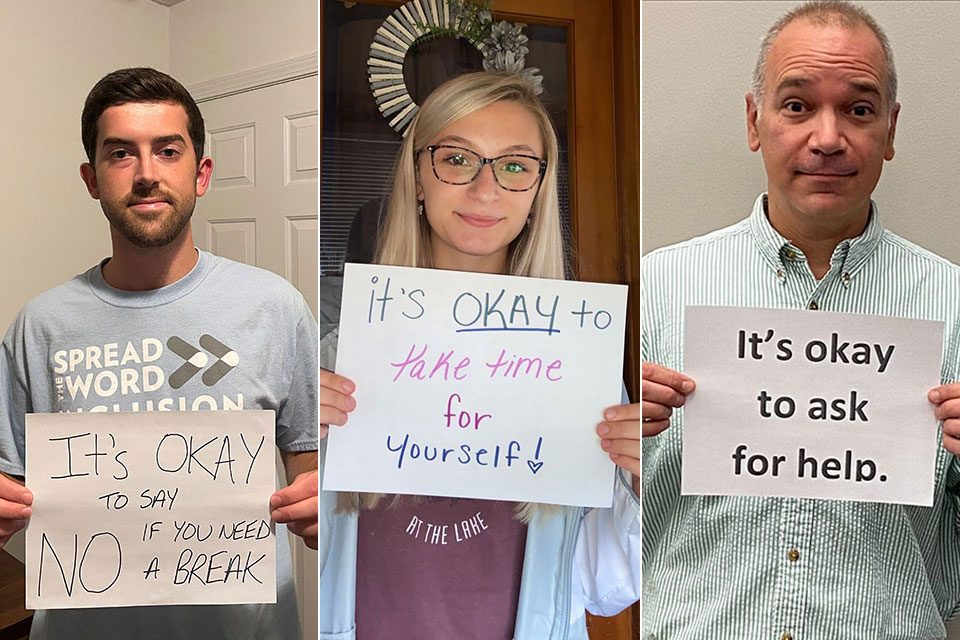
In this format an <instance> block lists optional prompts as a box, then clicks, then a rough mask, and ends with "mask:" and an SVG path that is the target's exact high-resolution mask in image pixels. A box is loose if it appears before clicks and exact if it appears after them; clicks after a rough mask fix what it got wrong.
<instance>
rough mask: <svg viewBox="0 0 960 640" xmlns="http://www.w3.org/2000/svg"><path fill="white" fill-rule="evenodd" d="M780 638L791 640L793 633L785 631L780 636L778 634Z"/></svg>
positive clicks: (781, 639)
mask: <svg viewBox="0 0 960 640" xmlns="http://www.w3.org/2000/svg"><path fill="white" fill-rule="evenodd" d="M780 640H793V634H792V633H789V632H787V633H785V634H783V635H782V636H780Z"/></svg>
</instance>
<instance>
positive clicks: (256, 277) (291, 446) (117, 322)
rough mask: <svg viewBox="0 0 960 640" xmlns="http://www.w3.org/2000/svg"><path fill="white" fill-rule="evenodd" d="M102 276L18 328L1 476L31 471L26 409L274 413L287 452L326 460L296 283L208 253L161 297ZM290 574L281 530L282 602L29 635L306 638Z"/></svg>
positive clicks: (39, 304) (5, 403)
mask: <svg viewBox="0 0 960 640" xmlns="http://www.w3.org/2000/svg"><path fill="white" fill-rule="evenodd" d="M101 266H102V265H97V266H95V267H93V268H92V269H90V270H89V271H87V272H86V273H83V274H81V275H78V276H76V277H75V278H73V279H72V280H70V281H69V282H67V283H65V284H63V285H61V286H59V287H56V288H55V289H51V290H50V291H47V292H45V293H43V294H41V295H39V296H37V297H36V298H34V299H33V300H31V301H30V302H29V303H27V305H26V306H25V307H24V308H23V310H22V311H21V312H20V314H19V315H18V316H17V318H16V320H14V322H13V324H12V325H11V327H10V329H9V330H8V331H7V334H6V337H5V338H4V340H3V354H2V357H0V470H2V471H5V472H6V473H9V474H12V475H18V476H22V475H24V466H23V461H24V414H26V413H52V412H64V411H81V410H82V411H151V410H159V411H163V410H172V411H183V410H187V411H191V410H193V411H197V410H207V409H273V410H275V411H276V414H277V428H276V440H277V446H278V447H279V448H280V449H283V450H286V451H313V450H316V448H317V359H316V358H317V325H316V322H315V321H314V319H313V316H312V314H311V313H310V309H309V308H308V307H307V305H306V303H305V301H304V300H303V297H302V296H301V295H300V293H299V292H297V290H296V289H294V288H293V287H292V286H291V285H290V284H289V283H288V282H286V281H285V280H283V279H282V278H280V277H279V276H277V275H275V274H273V273H270V272H268V271H264V270H262V269H257V268H255V267H250V266H247V265H244V264H240V263H237V262H233V261H231V260H227V259H224V258H220V257H217V256H214V255H211V254H209V253H206V252H202V251H201V252H200V257H199V260H198V262H197V264H196V266H195V267H194V268H193V269H192V270H191V271H190V273H188V274H187V275H186V276H184V277H183V278H181V279H180V280H178V281H177V282H175V283H173V284H171V285H168V286H166V287H163V288H160V289H154V290H151V291H136V292H132V291H121V290H119V289H115V288H113V287H111V286H110V285H108V284H107V283H106V282H105V281H104V279H103V274H102V271H101ZM230 351H232V352H234V354H235V355H224V354H229V352H230ZM197 353H202V354H204V357H195V356H196V354H197ZM220 355H224V357H223V358H222V359H221V358H220V357H219V356H220ZM191 358H193V360H192V363H191ZM204 361H205V362H204ZM198 364H202V365H203V366H197V365H198ZM291 573H292V572H291V568H290V550H289V545H288V542H287V534H286V529H285V528H284V527H282V526H278V527H277V604H276V605H224V606H206V605H196V606H168V607H124V608H101V609H72V610H71V609H66V610H52V611H37V613H36V616H35V618H34V624H33V629H32V632H31V636H30V637H31V639H33V640H38V639H39V640H47V639H49V640H53V639H60V638H64V639H70V640H81V639H86V638H89V639H91V640H92V639H96V640H102V639H104V638H137V640H150V639H153V638H156V639H157V640H161V639H162V640H173V639H178V638H183V639H184V640H187V639H190V640H193V639H197V638H203V639H204V640H216V639H220V638H222V639H223V640H228V639H229V640H254V639H256V640H263V639H277V640H288V639H298V638H300V630H299V620H298V616H297V608H296V595H295V591H294V586H293V580H292V577H291Z"/></svg>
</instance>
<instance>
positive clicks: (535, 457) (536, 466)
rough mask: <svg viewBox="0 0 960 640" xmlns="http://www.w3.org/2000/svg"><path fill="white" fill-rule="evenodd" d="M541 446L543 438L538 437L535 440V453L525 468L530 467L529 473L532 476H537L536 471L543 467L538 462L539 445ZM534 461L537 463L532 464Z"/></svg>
mask: <svg viewBox="0 0 960 640" xmlns="http://www.w3.org/2000/svg"><path fill="white" fill-rule="evenodd" d="M542 444H543V436H540V437H539V438H537V451H536V453H534V454H533V460H527V466H528V467H530V471H532V472H533V475H537V471H540V467H542V466H543V463H542V462H539V460H540V445H542ZM534 460H537V462H534Z"/></svg>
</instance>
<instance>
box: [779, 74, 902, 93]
mask: <svg viewBox="0 0 960 640" xmlns="http://www.w3.org/2000/svg"><path fill="white" fill-rule="evenodd" d="M811 82H812V81H811V79H810V78H807V77H804V76H787V77H786V78H784V79H783V80H781V81H780V84H778V85H777V92H780V91H783V90H784V89H790V88H795V87H803V86H805V85H808V84H810V83H811ZM847 84H848V85H849V86H850V87H851V88H852V89H854V90H855V91H858V92H860V93H872V94H874V95H876V96H878V97H882V96H883V94H882V93H880V87H878V86H877V85H876V83H874V82H870V81H868V80H851V81H849V82H848V83H847Z"/></svg>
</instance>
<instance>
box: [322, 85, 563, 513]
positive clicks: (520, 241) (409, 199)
mask: <svg viewBox="0 0 960 640" xmlns="http://www.w3.org/2000/svg"><path fill="white" fill-rule="evenodd" d="M500 101H507V102H511V103H513V104H517V105H519V106H521V107H524V108H526V109H527V110H528V111H529V112H530V113H531V114H532V115H533V116H534V118H535V119H536V120H537V125H538V128H539V130H540V137H541V139H542V141H543V148H544V152H545V155H546V157H545V158H544V159H545V160H546V161H547V168H546V171H545V172H544V175H543V178H542V179H541V182H540V185H539V189H538V191H537V195H536V197H535V198H534V201H533V208H532V209H531V212H530V224H529V225H525V226H524V227H523V229H522V230H521V231H520V234H519V235H518V236H517V237H516V239H515V240H513V242H511V243H510V246H509V248H508V250H507V273H508V274H509V275H515V276H531V277H535V278H552V279H557V280H562V279H563V278H564V254H563V237H562V234H561V231H560V205H559V202H558V199H557V164H558V163H559V155H560V153H559V145H558V144H557V134H556V132H555V131H554V129H553V123H551V121H550V116H549V115H548V114H547V111H546V109H544V108H543V105H542V104H541V103H540V100H538V99H537V97H536V94H535V93H534V91H533V86H532V85H531V84H530V83H529V82H528V81H527V80H526V79H525V78H524V77H523V76H521V75H518V74H514V73H502V72H488V71H481V72H477V73H468V74H465V75H462V76H458V77H456V78H454V79H452V80H449V81H447V82H445V83H443V84H442V85H440V86H439V87H437V88H436V89H435V90H434V91H433V93H431V94H430V96H429V97H428V98H427V99H426V100H425V101H424V103H423V105H422V106H421V107H420V110H419V111H418V112H417V115H416V116H414V118H413V120H412V121H411V123H410V127H409V128H408V129H407V132H406V135H405V138H404V141H403V144H402V145H401V147H400V152H399V154H398V155H397V160H396V163H395V164H394V180H393V190H392V192H391V194H390V203H389V205H388V207H387V214H386V218H385V220H384V226H383V229H382V230H381V232H380V238H379V241H378V247H377V253H376V259H375V262H377V263H378V264H388V265H395V266H401V267H432V266H433V252H432V247H431V244H430V224H429V222H428V221H427V216H421V215H419V214H418V211H417V167H416V157H417V153H418V152H419V151H420V150H422V149H423V148H424V147H425V146H426V145H427V144H428V143H429V142H430V140H432V139H434V138H435V137H436V136H437V135H438V134H439V133H440V132H441V131H443V130H444V129H446V128H447V127H448V126H450V125H451V124H453V123H454V122H456V121H457V120H459V119H460V118H463V117H464V116H467V115H470V114H471V113H474V112H476V111H479V110H480V109H483V108H484V107H487V106H489V105H491V104H493V103H495V102H500ZM383 497H384V494H382V493H363V494H359V493H341V494H340V495H339V496H338V500H337V510H338V511H341V512H347V511H357V510H359V509H373V508H375V507H376V506H377V504H378V503H379V502H380V500H382V499H383ZM396 499H397V498H394V503H395V502H396ZM556 509H557V507H556V506H554V505H541V504H535V503H530V502H524V503H519V504H518V505H517V509H516V514H515V515H516V517H517V519H519V520H521V521H523V522H529V521H530V520H531V519H532V518H533V517H534V516H535V515H536V514H538V513H544V514H548V513H550V512H553V511H556Z"/></svg>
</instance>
